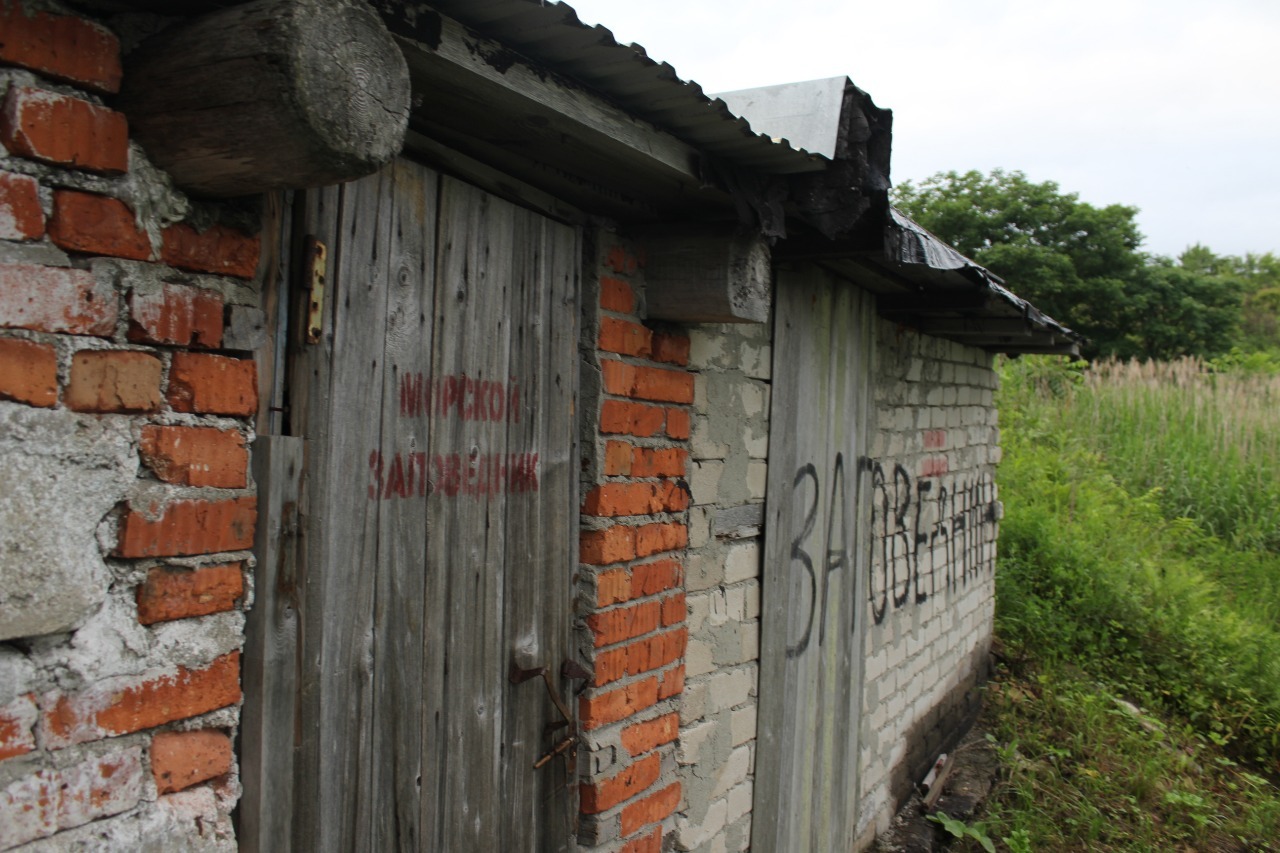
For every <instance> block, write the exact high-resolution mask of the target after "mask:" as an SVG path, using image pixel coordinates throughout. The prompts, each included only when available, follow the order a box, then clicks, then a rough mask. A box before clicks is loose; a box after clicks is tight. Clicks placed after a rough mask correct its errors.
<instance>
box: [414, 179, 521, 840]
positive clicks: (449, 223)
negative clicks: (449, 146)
mask: <svg viewBox="0 0 1280 853" xmlns="http://www.w3.org/2000/svg"><path fill="white" fill-rule="evenodd" d="M440 224H441V237H440V254H439V257H440V264H439V267H438V269H439V272H438V277H439V281H440V288H439V291H438V298H437V301H436V324H437V326H436V331H435V364H436V367H435V370H436V374H437V375H438V376H439V377H441V378H442V380H443V377H449V376H451V377H467V378H470V379H471V381H472V383H473V387H474V383H475V382H476V380H485V381H490V382H494V381H501V382H503V383H504V385H503V387H504V388H507V389H509V388H510V381H509V378H508V377H505V376H503V375H502V374H503V373H504V372H505V370H506V367H507V362H508V347H509V345H510V344H509V334H508V329H507V323H509V321H510V318H509V317H507V316H506V312H505V311H504V304H503V303H504V299H505V292H504V291H505V289H506V288H508V287H509V286H510V285H509V278H510V275H511V240H512V233H511V232H512V225H513V208H512V206H511V205H509V204H506V203H505V202H500V201H498V200H496V199H494V198H492V197H491V196H488V195H487V194H485V193H483V192H481V191H480V190H477V189H475V188H473V187H470V186H468V185H466V184H463V183H461V182H458V181H455V180H451V179H444V180H443V181H442V187H441V198H440ZM465 387H466V379H463V380H462V388H463V392H462V393H464V394H465ZM504 408H505V416H504V418H503V419H502V420H498V421H495V420H492V419H488V418H486V419H485V420H483V421H481V420H476V419H467V418H466V417H465V404H463V405H462V406H460V407H458V409H457V410H456V412H455V413H454V414H453V415H450V416H449V417H446V418H445V419H444V420H443V421H442V422H440V423H439V424H438V425H437V426H436V428H435V429H434V430H433V434H432V438H431V447H432V451H433V454H435V455H439V456H441V457H443V458H445V459H446V460H450V464H451V465H452V471H453V472H455V473H453V474H450V473H448V472H446V474H445V480H444V482H443V483H442V484H441V486H440V487H439V488H437V490H436V491H435V493H434V494H435V498H436V499H434V500H433V501H432V502H431V506H430V512H431V517H432V522H433V523H432V532H433V536H432V540H431V541H430V542H429V543H428V545H429V550H430V557H429V561H430V563H431V564H432V565H433V566H439V567H440V570H441V571H444V572H446V573H447V575H448V577H447V580H446V593H445V599H446V601H447V611H446V612H445V614H444V618H445V620H446V625H447V634H446V636H445V639H444V646H443V653H444V655H445V656H446V660H447V663H446V671H445V682H444V687H443V689H444V695H445V697H446V705H445V731H444V737H445V743H444V744H443V747H444V749H445V751H446V755H447V756H448V758H447V769H446V775H447V778H448V784H447V785H444V786H442V787H443V789H444V790H443V792H442V793H443V799H442V808H441V819H442V823H443V825H442V827H441V829H442V831H443V834H444V838H443V843H442V844H441V845H440V847H439V849H442V850H498V849H501V846H500V844H499V837H500V831H501V830H500V827H499V826H498V825H497V822H496V821H495V820H493V819H492V813H493V812H492V810H493V809H494V808H495V807H497V806H498V803H499V802H500V797H501V794H502V771H503V768H502V766H501V761H500V758H501V746H502V744H501V740H500V733H501V730H502V724H501V721H502V715H503V713H504V712H505V708H504V707H503V697H504V691H505V689H506V688H505V677H506V674H507V668H508V665H509V663H510V652H509V651H508V650H505V649H504V648H503V642H502V630H503V620H502V613H503V609H504V600H503V579H502V566H503V562H504V551H505V544H506V530H505V525H504V524H503V523H502V520H503V516H504V514H505V507H506V501H507V495H506V494H505V492H506V491H507V490H506V488H501V489H499V490H497V493H488V494H485V493H481V492H479V491H478V490H476V491H472V492H471V493H468V492H469V490H468V488H467V485H466V484H467V481H468V477H469V476H473V477H474V478H475V481H476V482H480V481H481V478H480V476H479V474H480V471H479V463H480V461H481V460H482V459H483V458H485V457H487V458H489V459H490V460H493V459H506V458H508V450H507V447H506V442H505V427H504V421H505V420H506V417H507V416H510V415H511V412H512V407H511V399H510V395H509V394H508V396H507V398H506V400H505V407H504ZM473 465H474V466H475V467H473ZM482 815H483V816H485V817H484V818H483V819H482V818H481V816H482Z"/></svg>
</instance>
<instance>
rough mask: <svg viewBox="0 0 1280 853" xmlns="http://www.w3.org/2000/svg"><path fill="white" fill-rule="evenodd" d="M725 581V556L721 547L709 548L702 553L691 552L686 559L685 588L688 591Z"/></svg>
mask: <svg viewBox="0 0 1280 853" xmlns="http://www.w3.org/2000/svg"><path fill="white" fill-rule="evenodd" d="M722 583H724V556H723V552H722V551H721V550H720V549H719V548H708V549H706V550H705V551H703V552H702V553H700V554H690V555H689V557H688V558H687V559H686V560H685V567H684V588H685V590H686V591H687V592H699V591H701V590H705V589H711V588H713V587H717V586H719V585H720V584H722Z"/></svg>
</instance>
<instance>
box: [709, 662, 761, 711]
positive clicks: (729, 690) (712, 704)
mask: <svg viewBox="0 0 1280 853" xmlns="http://www.w3.org/2000/svg"><path fill="white" fill-rule="evenodd" d="M754 690H755V678H754V677H753V672H751V671H749V670H747V669H733V670H729V671H721V672H717V673H716V674H714V675H712V676H711V678H710V679H709V688H708V696H707V705H706V707H707V711H708V712H710V713H715V712H717V711H724V710H728V709H730V708H736V707H737V706H739V705H741V704H743V703H745V702H746V701H747V700H748V699H749V698H751V694H752V692H753V691H754Z"/></svg>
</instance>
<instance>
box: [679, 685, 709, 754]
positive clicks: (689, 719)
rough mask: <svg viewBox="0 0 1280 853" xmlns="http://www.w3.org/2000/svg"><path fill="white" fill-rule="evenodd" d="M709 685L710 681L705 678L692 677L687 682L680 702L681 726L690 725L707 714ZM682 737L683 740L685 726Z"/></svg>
mask: <svg viewBox="0 0 1280 853" xmlns="http://www.w3.org/2000/svg"><path fill="white" fill-rule="evenodd" d="M709 687H710V683H709V682H708V681H707V680H704V679H691V680H688V681H686V682H685V685H684V692H683V693H682V694H681V702H680V725H681V727H684V726H688V725H690V724H692V723H694V722H696V721H698V720H701V719H702V718H703V717H705V716H706V714H707V693H708V688H709ZM680 737H681V739H682V740H683V738H684V731H683V728H682V729H681V733H680Z"/></svg>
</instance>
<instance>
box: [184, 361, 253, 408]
mask: <svg viewBox="0 0 1280 853" xmlns="http://www.w3.org/2000/svg"><path fill="white" fill-rule="evenodd" d="M169 405H171V406H173V409H174V411H176V412H200V413H202V414H210V415H238V416H241V417H245V416H247V415H252V414H253V413H254V412H256V411H257V410H258V368H257V365H255V364H254V363H253V361H252V360H250V359H242V358H229V357H228V356H225V355H212V354H206V353H194V352H179V353H174V356H173V366H172V367H171V368H170V370H169Z"/></svg>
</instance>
